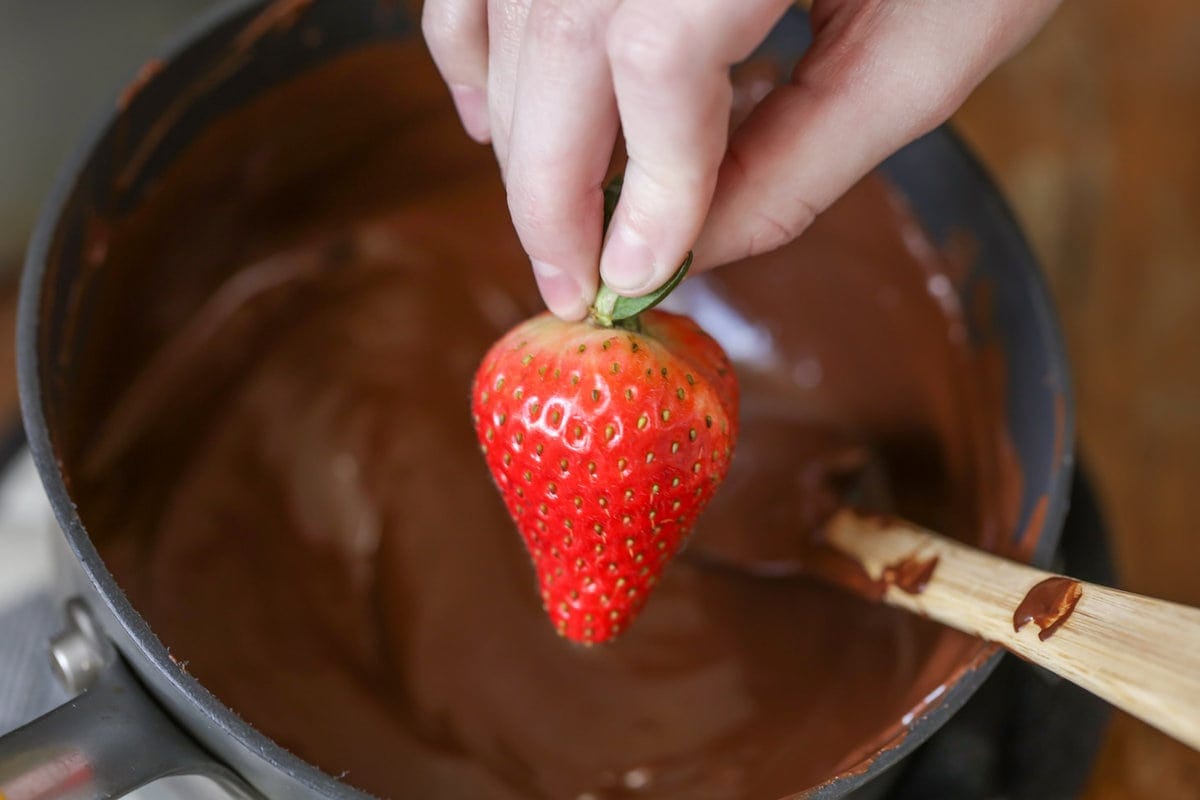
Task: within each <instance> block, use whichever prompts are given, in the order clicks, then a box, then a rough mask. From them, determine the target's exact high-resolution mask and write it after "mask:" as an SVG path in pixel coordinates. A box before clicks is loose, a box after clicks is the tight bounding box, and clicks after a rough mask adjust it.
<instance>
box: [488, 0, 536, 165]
mask: <svg viewBox="0 0 1200 800" xmlns="http://www.w3.org/2000/svg"><path fill="white" fill-rule="evenodd" d="M529 5H530V0H487V30H488V74H487V79H488V80H487V100H488V125H489V127H490V129H491V133H492V148H493V149H494V150H495V151H496V160H497V161H498V162H500V172H501V174H502V175H503V174H505V171H506V169H505V168H506V165H507V164H508V141H509V138H510V134H511V131H512V116H513V98H514V96H515V95H516V90H517V65H518V64H519V63H520V58H521V46H522V40H523V39H524V33H525V19H526V17H528V16H529Z"/></svg>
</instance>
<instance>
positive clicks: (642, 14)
mask: <svg viewBox="0 0 1200 800" xmlns="http://www.w3.org/2000/svg"><path fill="white" fill-rule="evenodd" d="M635 9H636V10H635ZM605 44H606V47H607V50H608V57H609V61H610V62H611V63H612V67H613V70H614V71H619V72H624V73H626V74H628V75H632V76H639V77H641V78H644V79H647V80H651V81H670V80H675V79H677V78H681V77H683V75H684V73H685V72H686V71H687V60H688V47H687V36H686V34H685V33H684V31H682V30H681V28H680V26H679V25H678V24H671V25H664V24H662V20H659V19H657V18H655V17H654V15H653V14H651V13H649V12H647V11H645V10H642V9H640V8H637V7H635V6H622V7H621V10H620V11H618V12H617V14H616V15H615V16H614V17H613V20H612V23H611V24H610V25H609V28H608V34H607V41H606V43H605Z"/></svg>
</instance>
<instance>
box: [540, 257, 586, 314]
mask: <svg viewBox="0 0 1200 800" xmlns="http://www.w3.org/2000/svg"><path fill="white" fill-rule="evenodd" d="M532 263H533V276H534V278H536V279H537V285H538V291H540V292H541V293H542V299H543V300H545V301H546V307H547V308H549V309H550V311H552V312H553V313H554V315H555V316H556V317H560V318H562V319H568V320H577V319H583V317H584V316H585V315H586V314H587V309H588V305H589V304H590V303H591V298H590V297H588V296H587V294H586V293H585V292H584V291H583V287H582V286H580V285H579V282H578V281H576V280H575V278H574V277H572V276H571V275H570V273H568V272H566V271H565V270H562V269H560V268H559V267H556V266H554V265H553V264H547V263H546V262H545V261H537V260H532Z"/></svg>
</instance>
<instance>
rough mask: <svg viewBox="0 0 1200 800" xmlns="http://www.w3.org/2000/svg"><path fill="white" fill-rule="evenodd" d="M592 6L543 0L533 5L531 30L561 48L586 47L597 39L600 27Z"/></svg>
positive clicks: (547, 42) (539, 37)
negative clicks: (598, 27)
mask: <svg viewBox="0 0 1200 800" xmlns="http://www.w3.org/2000/svg"><path fill="white" fill-rule="evenodd" d="M588 6H589V4H587V3H579V2H570V0H539V2H535V3H534V4H533V5H532V6H531V7H530V9H529V18H528V21H527V23H526V24H527V26H528V31H529V34H530V35H531V36H534V37H536V38H537V39H538V40H539V41H542V42H544V43H546V44H548V45H551V46H554V47H557V48H563V49H571V50H575V49H581V48H586V47H587V46H588V45H590V44H591V43H592V42H593V41H594V40H595V38H596V29H597V24H596V20H595V19H593V17H592V15H590V14H589V13H588Z"/></svg>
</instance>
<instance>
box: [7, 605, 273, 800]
mask: <svg viewBox="0 0 1200 800" xmlns="http://www.w3.org/2000/svg"><path fill="white" fill-rule="evenodd" d="M67 620H68V628H67V630H66V631H65V632H64V633H63V634H61V635H60V636H58V637H56V638H55V639H54V640H52V661H53V667H54V670H55V672H56V673H57V675H58V677H59V679H60V680H61V681H62V682H63V683H64V684H65V685H66V686H67V688H68V689H72V688H74V689H78V688H81V685H80V684H81V683H82V684H85V685H86V688H84V689H83V691H82V693H80V694H78V695H77V696H75V697H73V698H71V699H70V700H68V701H67V702H66V703H64V704H63V705H61V706H59V707H58V708H55V709H53V710H51V711H49V712H48V713H46V714H44V715H42V716H41V717H38V718H37V719H35V720H33V721H32V722H30V723H28V724H26V725H24V726H23V727H20V728H18V729H16V730H15V731H13V732H11V733H9V734H7V735H5V736H0V800H105V799H106V798H114V797H121V796H123V795H125V794H128V793H129V792H132V791H133V790H135V789H137V788H139V787H141V786H145V785H146V784H148V783H150V782H152V781H154V780H157V779H158V778H165V777H169V776H179V775H197V776H202V777H205V778H208V779H210V781H211V782H212V785H213V786H214V787H219V788H220V789H221V790H222V791H223V793H224V795H225V796H227V797H231V798H239V799H240V800H246V799H248V798H257V797H259V795H258V794H257V793H256V792H255V791H254V790H253V789H251V788H250V787H249V786H248V785H247V784H246V783H245V782H244V781H243V780H242V779H241V778H240V777H238V776H237V775H236V774H235V773H234V772H233V771H232V770H230V769H229V768H228V767H226V766H225V765H224V764H221V763H220V762H219V761H217V760H216V759H214V758H213V757H212V756H211V755H209V754H208V753H207V752H206V751H205V750H204V749H203V748H202V747H201V746H200V745H199V744H198V743H197V742H196V741H195V740H194V739H192V738H191V736H189V735H188V734H187V733H185V732H184V731H183V730H182V729H181V728H180V727H179V726H178V725H177V724H176V723H175V721H174V720H173V719H171V717H169V716H168V715H167V713H166V712H165V711H164V710H163V709H162V707H161V706H159V704H158V703H157V702H156V701H155V700H154V699H153V698H152V697H151V696H150V695H149V693H147V692H146V690H145V689H144V688H143V687H142V685H141V683H140V682H139V681H138V679H137V678H136V677H135V676H134V674H133V673H132V671H130V669H129V667H128V665H126V663H125V661H124V659H123V658H122V657H121V655H120V654H119V653H118V652H117V651H116V648H114V647H113V646H112V644H111V643H109V642H108V641H107V640H106V639H104V638H103V634H98V633H97V629H96V628H95V626H94V625H93V624H92V623H91V618H90V615H88V613H87V611H86V609H85V608H84V607H83V604H82V602H81V601H79V600H72V601H70V602H69V603H68V605H67ZM93 637H94V638H93ZM88 638H92V641H91V642H89V641H87V639H88ZM89 648H90V649H89Z"/></svg>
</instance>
